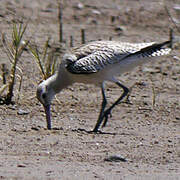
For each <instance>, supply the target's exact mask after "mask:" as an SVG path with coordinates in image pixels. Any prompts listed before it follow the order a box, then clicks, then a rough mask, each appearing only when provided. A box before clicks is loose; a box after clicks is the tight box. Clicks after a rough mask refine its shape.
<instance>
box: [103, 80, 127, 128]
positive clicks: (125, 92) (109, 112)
mask: <svg viewBox="0 0 180 180" xmlns="http://www.w3.org/2000/svg"><path fill="white" fill-rule="evenodd" d="M115 83H116V84H117V85H118V86H119V87H121V88H122V89H123V90H124V92H123V93H122V95H121V96H120V97H119V98H118V99H117V100H116V101H115V103H114V104H112V106H111V107H109V108H108V109H107V110H106V111H105V112H104V114H103V117H102V119H104V118H105V119H104V122H103V125H102V127H105V126H106V123H107V121H108V118H109V116H110V117H111V116H112V115H111V111H112V109H113V108H114V107H115V106H116V105H118V104H119V103H120V101H121V100H122V99H123V98H124V97H125V96H127V95H128V93H129V89H128V88H127V87H125V86H124V85H122V84H121V83H119V82H118V81H117V82H115Z"/></svg>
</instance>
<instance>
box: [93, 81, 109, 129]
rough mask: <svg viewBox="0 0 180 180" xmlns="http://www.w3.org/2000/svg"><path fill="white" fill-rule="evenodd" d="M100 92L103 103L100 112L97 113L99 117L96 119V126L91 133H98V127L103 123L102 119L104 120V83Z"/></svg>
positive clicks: (105, 102) (105, 101)
mask: <svg viewBox="0 0 180 180" xmlns="http://www.w3.org/2000/svg"><path fill="white" fill-rule="evenodd" d="M101 92H102V97H103V101H102V105H101V111H100V113H99V117H98V120H97V123H96V126H95V127H94V129H93V132H97V131H98V129H99V126H100V125H101V123H102V121H103V118H104V109H105V107H106V104H107V100H106V95H105V90H104V83H102V86H101Z"/></svg>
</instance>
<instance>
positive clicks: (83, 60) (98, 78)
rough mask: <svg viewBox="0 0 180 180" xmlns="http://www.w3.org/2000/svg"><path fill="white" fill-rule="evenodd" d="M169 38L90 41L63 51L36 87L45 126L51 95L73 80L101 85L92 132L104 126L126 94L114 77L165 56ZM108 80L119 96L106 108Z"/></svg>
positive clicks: (124, 88) (169, 48) (48, 122)
mask: <svg viewBox="0 0 180 180" xmlns="http://www.w3.org/2000/svg"><path fill="white" fill-rule="evenodd" d="M171 43H172V42H171V40H169V41H166V42H163V43H154V42H151V43H122V42H117V41H94V42H90V43H88V44H86V45H83V46H81V47H78V48H74V49H73V50H72V52H71V53H68V54H65V55H64V57H63V59H62V62H61V64H60V65H59V69H58V71H57V73H56V74H54V75H53V76H51V77H50V78H48V79H47V80H45V81H43V82H42V83H41V84H40V85H39V86H38V88H37V98H38V100H39V101H40V102H41V103H42V104H43V106H44V109H45V113H46V120H47V128H48V129H51V111H50V105H51V101H52V99H53V97H54V96H55V94H57V93H59V92H60V91H61V90H62V89H64V88H66V87H68V86H70V85H72V84H73V83H84V84H88V83H91V84H96V85H98V86H100V87H101V91H102V98H103V100H102V105H101V110H100V114H99V117H98V120H97V123H96V125H95V127H94V129H93V132H97V131H98V129H99V127H100V125H101V124H102V123H103V125H102V126H103V127H104V126H105V125H106V123H107V120H108V117H109V116H110V115H111V111H112V109H113V108H114V107H115V106H116V105H117V104H119V102H120V101H121V100H122V99H123V98H124V97H125V96H127V94H128V92H129V89H128V88H127V87H126V86H124V85H123V84H121V83H120V82H119V81H118V80H117V79H116V78H115V76H116V75H120V74H122V73H124V72H127V71H130V70H132V69H133V68H134V67H136V66H138V65H141V64H143V63H145V62H149V60H150V59H151V58H154V57H157V56H162V55H167V54H169V52H170V51H171ZM105 81H111V82H114V83H115V84H117V85H118V86H119V87H120V88H122V89H123V93H122V94H121V96H120V97H119V98H118V99H117V100H116V101H115V102H114V103H113V104H112V105H111V106H110V107H109V108H107V109H105V108H106V104H107V100H106V95H105V88H104V82H105Z"/></svg>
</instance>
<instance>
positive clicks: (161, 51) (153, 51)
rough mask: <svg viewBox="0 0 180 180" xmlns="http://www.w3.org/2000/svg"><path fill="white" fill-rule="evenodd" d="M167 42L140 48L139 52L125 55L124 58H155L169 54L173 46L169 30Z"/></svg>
mask: <svg viewBox="0 0 180 180" xmlns="http://www.w3.org/2000/svg"><path fill="white" fill-rule="evenodd" d="M169 37H170V38H169V40H168V41H165V42H163V43H155V44H152V45H150V46H148V47H145V48H142V49H141V50H139V51H137V52H135V53H132V54H129V55H127V56H126V57H125V58H130V57H135V56H136V57H137V58H148V57H149V58H150V57H156V56H163V55H167V54H169V53H170V51H171V50H172V46H173V31H172V30H170V36H169Z"/></svg>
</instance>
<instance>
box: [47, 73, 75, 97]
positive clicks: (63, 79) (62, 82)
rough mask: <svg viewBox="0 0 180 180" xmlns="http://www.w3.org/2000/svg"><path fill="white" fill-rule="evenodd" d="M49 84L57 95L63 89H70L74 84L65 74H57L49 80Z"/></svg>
mask: <svg viewBox="0 0 180 180" xmlns="http://www.w3.org/2000/svg"><path fill="white" fill-rule="evenodd" d="M46 81H47V84H48V85H49V86H50V87H52V89H53V90H54V92H55V94H57V93H59V92H60V91H61V90H62V89H64V88H66V87H68V86H69V85H71V84H72V83H71V82H70V80H69V78H68V77H67V76H66V75H65V74H64V73H56V74H54V75H52V76H51V77H50V78H48V79H47V80H46Z"/></svg>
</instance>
